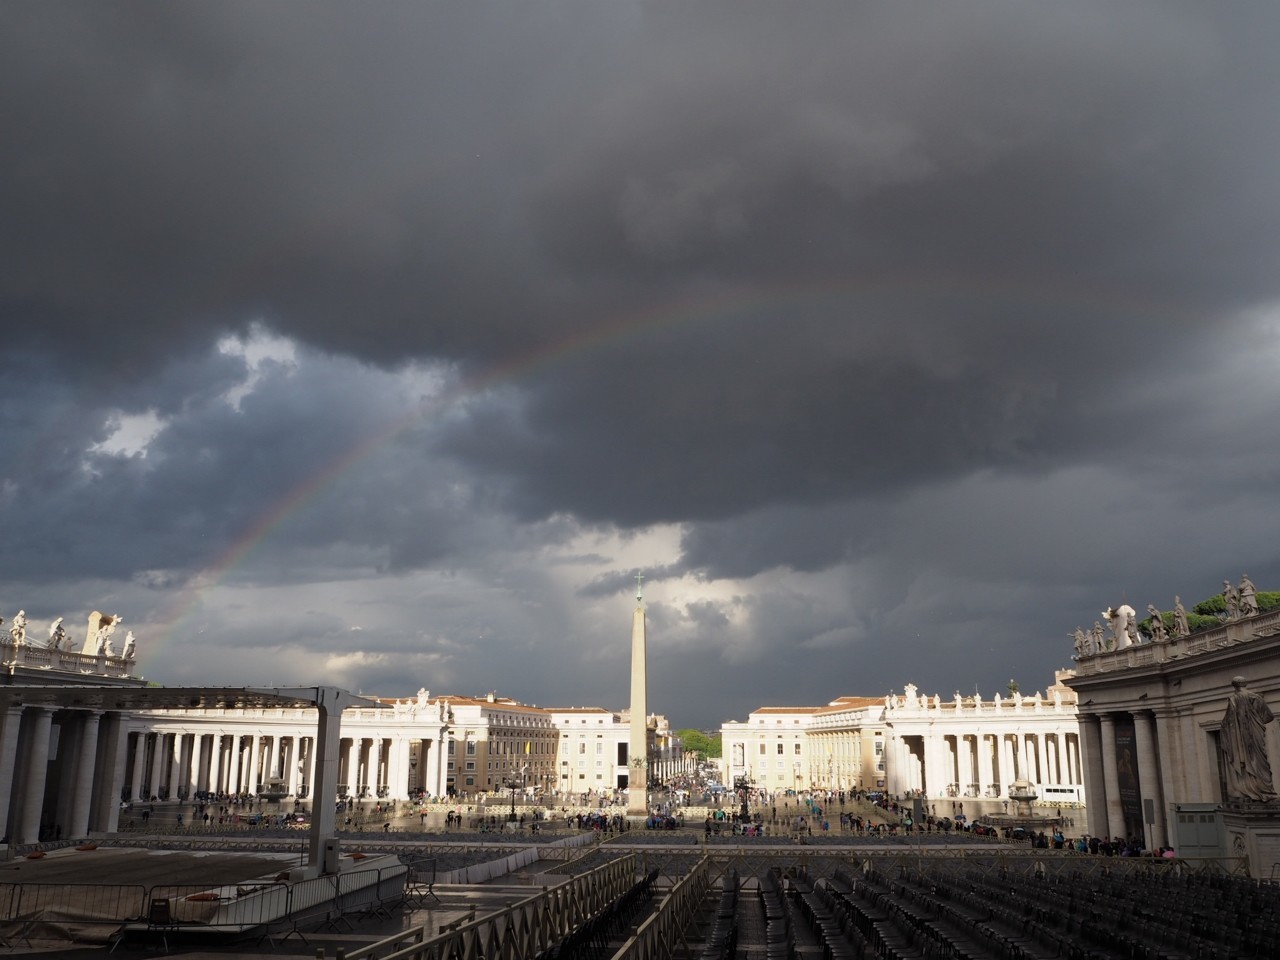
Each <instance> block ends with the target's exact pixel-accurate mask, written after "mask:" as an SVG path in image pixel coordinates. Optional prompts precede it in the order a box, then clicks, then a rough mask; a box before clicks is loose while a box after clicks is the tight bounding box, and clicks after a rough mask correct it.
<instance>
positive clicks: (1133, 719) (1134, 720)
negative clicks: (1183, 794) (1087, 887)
mask: <svg viewBox="0 0 1280 960" xmlns="http://www.w3.org/2000/svg"><path fill="white" fill-rule="evenodd" d="M1174 722H1176V719H1175V718H1171V717H1168V716H1163V715H1161V714H1157V713H1156V712H1154V711H1151V710H1137V711H1132V712H1130V711H1121V712H1114V713H1102V714H1081V715H1080V731H1081V734H1082V735H1083V736H1084V737H1085V754H1086V756H1087V758H1088V769H1087V774H1088V781H1089V794H1090V803H1089V832H1090V833H1092V834H1094V835H1095V836H1100V837H1102V836H1106V837H1135V836H1136V837H1143V838H1144V839H1145V841H1146V843H1147V846H1148V847H1150V848H1158V847H1162V846H1164V845H1166V844H1167V843H1169V842H1170V836H1169V828H1168V820H1167V815H1166V810H1165V808H1166V802H1165V798H1166V796H1167V795H1168V794H1169V793H1170V792H1171V785H1170V784H1169V783H1165V782H1164V781H1165V780H1166V779H1168V777H1169V776H1170V775H1171V771H1170V770H1168V769H1166V766H1167V765H1166V764H1164V763H1162V762H1161V758H1160V744H1161V743H1166V744H1170V743H1173V742H1174V741H1176V739H1177V737H1176V731H1173V730H1170V728H1169V724H1171V723H1174ZM1148 801H1149V802H1148ZM1144 834H1145V836H1144Z"/></svg>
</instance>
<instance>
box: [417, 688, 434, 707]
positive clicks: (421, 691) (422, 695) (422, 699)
mask: <svg viewBox="0 0 1280 960" xmlns="http://www.w3.org/2000/svg"><path fill="white" fill-rule="evenodd" d="M430 699H431V693H430V692H429V691H428V690H427V688H426V687H419V688H418V709H419V710H425V709H426V706H427V701H428V700H430Z"/></svg>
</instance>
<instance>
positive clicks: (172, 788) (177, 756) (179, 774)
mask: <svg viewBox="0 0 1280 960" xmlns="http://www.w3.org/2000/svg"><path fill="white" fill-rule="evenodd" d="M186 738H187V735H186V734H185V733H175V734H174V735H173V758H172V760H171V762H170V764H169V799H170V800H176V799H178V791H179V790H180V789H181V788H182V785H183V784H184V783H186V772H185V770H184V769H183V766H182V753H183V749H182V748H183V741H184V740H186Z"/></svg>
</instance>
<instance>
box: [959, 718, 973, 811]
mask: <svg viewBox="0 0 1280 960" xmlns="http://www.w3.org/2000/svg"><path fill="white" fill-rule="evenodd" d="M956 753H957V754H958V755H959V758H960V760H959V764H958V766H959V770H958V771H957V773H958V776H959V780H958V781H957V783H958V784H959V787H960V790H959V793H958V796H959V797H964V796H965V792H966V791H967V790H968V789H969V784H971V783H973V781H974V774H973V743H972V741H970V739H969V735H968V734H964V733H962V734H960V735H959V736H957V737H956Z"/></svg>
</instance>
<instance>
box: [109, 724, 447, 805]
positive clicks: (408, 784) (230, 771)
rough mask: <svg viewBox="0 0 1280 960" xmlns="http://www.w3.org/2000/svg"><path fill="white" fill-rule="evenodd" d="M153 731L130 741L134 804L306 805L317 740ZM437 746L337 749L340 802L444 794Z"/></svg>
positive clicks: (401, 739) (356, 740)
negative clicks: (239, 799)
mask: <svg viewBox="0 0 1280 960" xmlns="http://www.w3.org/2000/svg"><path fill="white" fill-rule="evenodd" d="M166 727H167V725H165V724H152V725H151V726H150V728H149V729H141V730H136V731H135V732H134V733H132V734H130V742H129V761H128V774H127V779H126V782H127V783H128V785H129V787H128V794H127V796H128V798H129V799H134V800H152V799H155V800H174V799H179V800H185V799H190V798H193V797H195V796H197V795H198V794H204V793H209V794H215V795H218V794H222V795H227V796H235V795H244V794H251V795H258V794H262V793H264V792H272V791H275V792H278V793H280V794H281V795H287V796H292V797H295V798H297V799H300V800H301V799H309V798H310V796H311V791H312V784H313V783H314V782H315V759H316V758H315V737H314V736H313V735H307V734H302V733H300V732H298V731H296V730H288V731H270V730H255V731H245V732H235V733H226V732H223V731H200V730H194V731H193V730H191V729H190V727H186V728H185V729H183V728H177V729H167V728H166ZM435 744H436V741H435V740H434V739H429V738H428V739H422V738H413V737H406V736H397V735H386V734H372V735H369V736H351V737H343V738H342V739H341V740H340V742H339V745H338V794H339V795H340V796H351V797H355V798H357V799H364V798H377V799H396V800H403V799H407V798H408V797H409V796H410V795H411V794H414V793H416V792H417V791H418V790H419V789H421V790H423V791H425V792H426V793H429V794H432V795H439V794H441V793H443V792H444V787H445V783H446V781H447V776H448V770H447V757H446V756H444V754H445V753H446V751H441V750H438V749H434V748H435Z"/></svg>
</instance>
